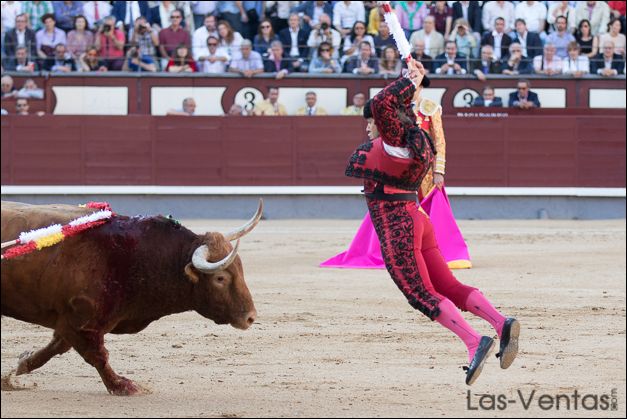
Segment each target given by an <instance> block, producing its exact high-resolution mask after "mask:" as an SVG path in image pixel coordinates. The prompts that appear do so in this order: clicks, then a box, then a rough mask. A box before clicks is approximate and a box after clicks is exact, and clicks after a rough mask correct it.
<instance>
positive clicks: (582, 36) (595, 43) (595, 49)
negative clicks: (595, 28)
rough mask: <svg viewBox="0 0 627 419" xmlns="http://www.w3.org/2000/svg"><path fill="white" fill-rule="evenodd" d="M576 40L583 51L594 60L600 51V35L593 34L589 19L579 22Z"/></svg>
mask: <svg viewBox="0 0 627 419" xmlns="http://www.w3.org/2000/svg"><path fill="white" fill-rule="evenodd" d="M575 41H577V43H578V44H579V46H580V47H581V53H582V54H583V55H585V56H586V57H588V59H590V60H592V59H593V58H594V57H596V56H597V54H598V53H599V37H598V36H593V35H592V32H591V30H590V21H589V20H588V19H583V20H582V21H581V22H579V26H578V27H577V32H575Z"/></svg>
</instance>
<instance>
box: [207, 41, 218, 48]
mask: <svg viewBox="0 0 627 419" xmlns="http://www.w3.org/2000/svg"><path fill="white" fill-rule="evenodd" d="M207 45H209V46H210V47H217V46H218V43H217V42H209V43H208V44H207Z"/></svg>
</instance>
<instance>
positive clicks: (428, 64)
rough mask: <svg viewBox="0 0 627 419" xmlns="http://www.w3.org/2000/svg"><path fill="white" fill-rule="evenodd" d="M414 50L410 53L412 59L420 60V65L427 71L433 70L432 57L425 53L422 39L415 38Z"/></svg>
mask: <svg viewBox="0 0 627 419" xmlns="http://www.w3.org/2000/svg"><path fill="white" fill-rule="evenodd" d="M413 46H414V52H412V53H411V56H412V57H413V58H414V60H417V61H420V62H421V63H422V66H423V67H424V68H425V70H426V72H427V73H432V72H433V57H431V56H429V55H427V54H425V41H424V40H422V39H415V40H414V43H413Z"/></svg>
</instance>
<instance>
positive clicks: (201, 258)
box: [192, 240, 239, 274]
mask: <svg viewBox="0 0 627 419" xmlns="http://www.w3.org/2000/svg"><path fill="white" fill-rule="evenodd" d="M238 248H239V240H238V241H237V243H236V244H235V247H234V248H233V250H232V251H231V253H229V255H228V256H227V257H225V258H224V259H222V260H221V261H218V262H208V261H207V259H209V247H208V246H207V245H206V244H203V245H202V246H199V247H198V248H197V249H196V250H194V254H193V255H192V265H194V268H196V269H198V270H199V271H200V272H202V273H205V274H212V273H215V272H218V271H223V270H224V269H226V268H228V267H229V265H230V264H231V263H233V261H234V260H235V257H236V256H237V249H238Z"/></svg>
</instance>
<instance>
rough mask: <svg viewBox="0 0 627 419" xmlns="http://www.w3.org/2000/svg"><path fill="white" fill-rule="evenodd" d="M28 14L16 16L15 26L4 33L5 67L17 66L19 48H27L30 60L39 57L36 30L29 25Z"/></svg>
mask: <svg viewBox="0 0 627 419" xmlns="http://www.w3.org/2000/svg"><path fill="white" fill-rule="evenodd" d="M27 22H28V16H26V14H24V13H22V14H19V15H17V16H16V17H15V27H14V28H13V29H11V30H8V31H7V32H6V33H5V34H4V54H3V57H4V60H3V63H2V64H3V65H4V66H5V67H8V66H9V63H11V65H12V66H15V62H14V57H15V56H16V55H17V48H19V47H24V48H26V53H27V54H26V56H27V60H28V61H32V60H34V59H35V58H37V36H36V34H35V31H33V30H32V29H30V28H29V27H28V26H27Z"/></svg>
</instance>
